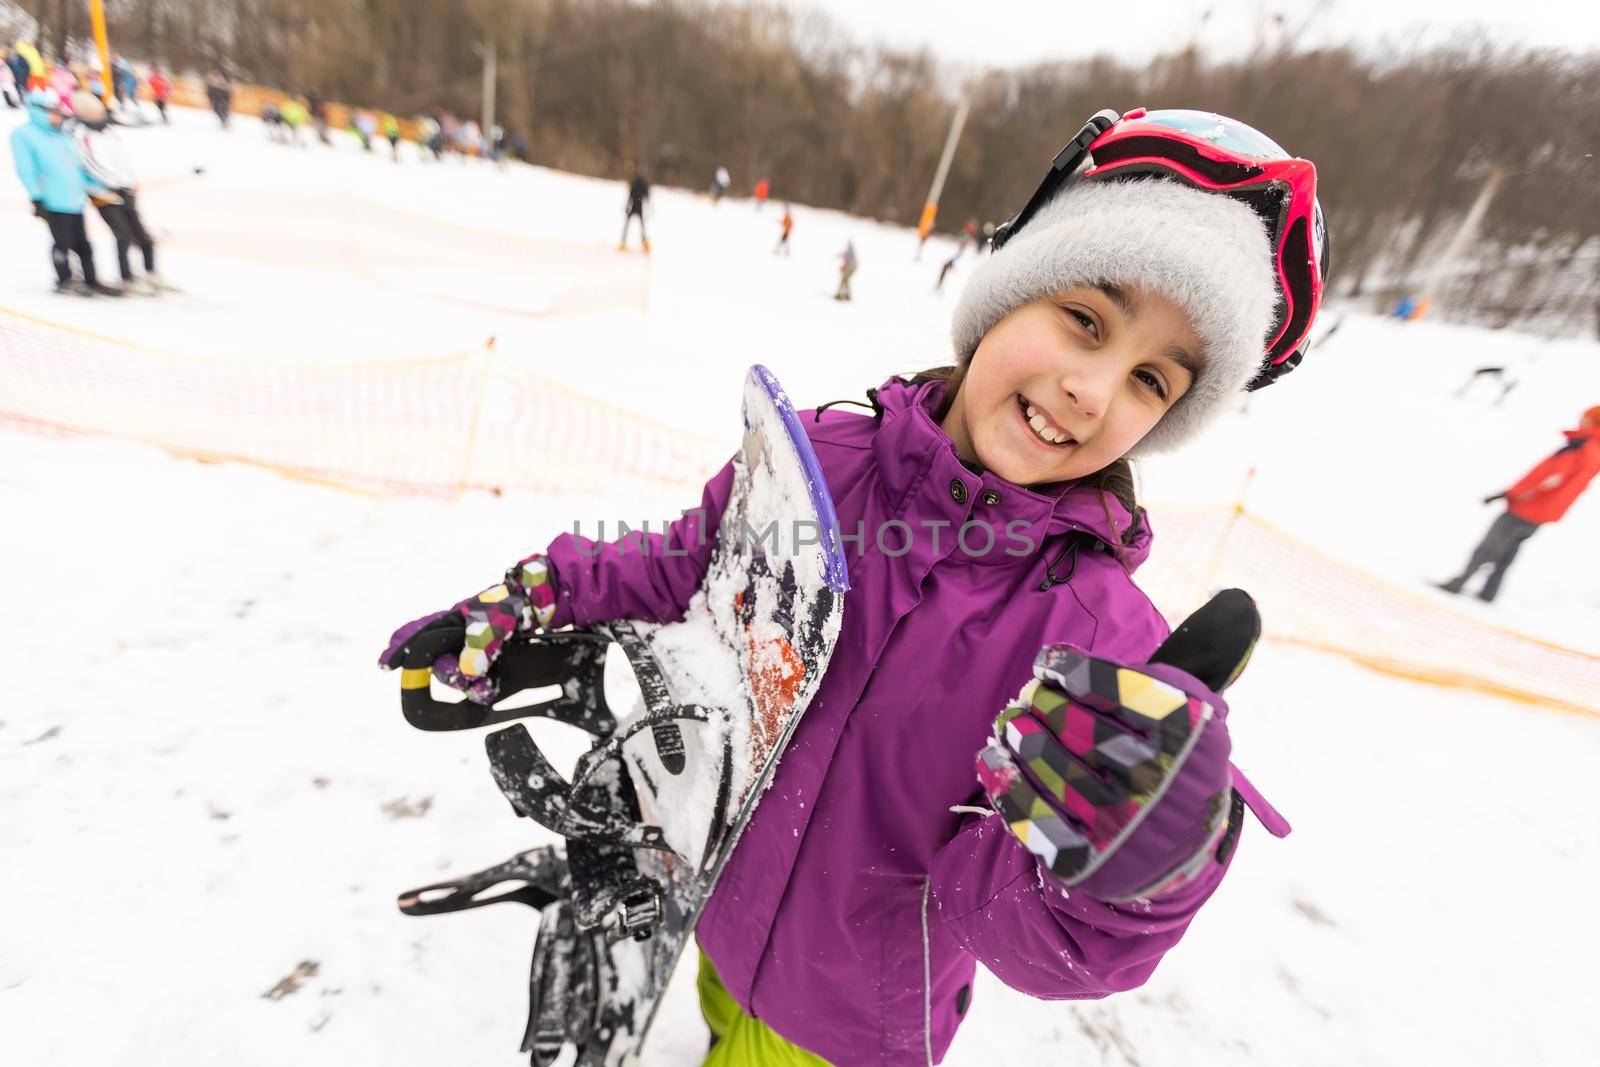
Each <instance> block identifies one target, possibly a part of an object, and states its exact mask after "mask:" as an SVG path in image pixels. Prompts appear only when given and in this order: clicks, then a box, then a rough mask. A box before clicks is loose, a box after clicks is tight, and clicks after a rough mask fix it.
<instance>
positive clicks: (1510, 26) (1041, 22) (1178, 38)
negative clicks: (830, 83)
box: [796, 0, 1600, 65]
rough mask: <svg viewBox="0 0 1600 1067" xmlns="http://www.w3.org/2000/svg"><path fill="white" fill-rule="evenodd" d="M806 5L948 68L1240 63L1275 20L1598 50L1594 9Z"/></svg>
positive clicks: (1598, 14) (1409, 39)
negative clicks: (1206, 60) (1192, 46)
mask: <svg viewBox="0 0 1600 1067" xmlns="http://www.w3.org/2000/svg"><path fill="white" fill-rule="evenodd" d="M806 4H809V5H811V6H815V7H820V8H822V9H823V10H825V11H827V12H828V13H829V14H831V15H832V16H833V17H834V18H835V19H836V20H837V21H838V22H839V23H840V24H841V25H843V26H844V27H846V28H848V29H849V30H850V31H851V33H852V34H853V35H854V36H856V37H858V38H860V39H861V40H864V41H865V40H872V39H877V40H882V41H885V42H887V43H892V44H897V45H903V46H913V47H915V46H918V45H923V44H926V45H927V46H929V47H930V48H931V49H933V50H934V51H935V52H937V53H939V54H941V55H943V56H946V57H948V58H950V59H955V60H971V61H973V62H977V63H984V64H990V65H1012V64H1021V63H1028V62H1031V61H1034V60H1040V59H1049V58H1054V57H1071V56H1086V55H1091V54H1093V53H1095V52H1109V53H1111V54H1113V55H1116V56H1118V57H1119V58H1122V59H1129V60H1136V61H1137V60H1142V59H1148V58H1149V57H1150V56H1152V55H1155V54H1157V53H1159V52H1163V51H1171V50H1173V49H1175V48H1179V47H1182V46H1183V45H1185V44H1187V43H1189V42H1190V41H1194V40H1198V41H1199V43H1200V44H1201V46H1202V48H1204V49H1205V50H1206V51H1208V52H1210V53H1212V54H1215V55H1237V54H1239V53H1241V52H1243V51H1245V50H1247V49H1248V48H1250V47H1251V46H1252V43H1253V42H1256V41H1258V40H1259V39H1260V37H1261V34H1262V33H1263V32H1269V33H1270V32H1271V31H1270V30H1263V29H1262V27H1269V26H1271V25H1272V24H1273V22H1274V16H1281V19H1282V22H1283V23H1285V24H1287V25H1289V26H1291V27H1293V28H1294V32H1295V33H1296V35H1297V37H1298V38H1299V40H1300V41H1301V42H1302V43H1303V44H1317V43H1330V42H1345V41H1354V42H1356V43H1358V44H1360V45H1364V46H1370V47H1373V48H1378V47H1384V46H1386V45H1387V46H1393V45H1399V46H1401V47H1407V48H1409V47H1414V46H1415V45H1416V44H1418V43H1423V44H1429V43H1438V42H1442V41H1446V40H1449V39H1450V38H1451V36H1452V35H1455V34H1459V33H1462V32H1464V31H1466V30H1468V29H1469V28H1471V27H1473V26H1480V27H1483V28H1485V29H1487V30H1489V31H1490V32H1491V33H1492V34H1493V35H1494V36H1495V37H1496V38H1497V39H1499V40H1501V41H1504V42H1508V43H1509V42H1519V43H1524V44H1529V45H1535V46H1542V47H1560V48H1567V49H1578V50H1584V49H1600V3H1596V2H1595V0H1328V2H1326V3H1321V4H1319V3H1317V2H1316V0H1298V2H1293V3H1289V2H1284V0H1116V2H1109V3H1103V4H1086V3H1074V2H1072V0H797V3H796V6H805V5H806ZM1094 12H1100V13H1101V14H1099V15H1098V16H1097V15H1096V14H1094ZM1268 39H1269V40H1270V39H1271V38H1270V37H1269V38H1268Z"/></svg>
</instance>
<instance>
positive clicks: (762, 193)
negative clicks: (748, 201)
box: [755, 178, 772, 211]
mask: <svg viewBox="0 0 1600 1067" xmlns="http://www.w3.org/2000/svg"><path fill="white" fill-rule="evenodd" d="M755 192H756V210H757V211H760V210H761V208H762V205H764V204H765V203H766V202H767V197H768V196H769V195H770V194H771V193H772V182H771V181H769V180H768V179H766V178H762V179H761V180H760V181H758V182H756V190H755Z"/></svg>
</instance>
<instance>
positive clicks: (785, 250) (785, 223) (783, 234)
mask: <svg viewBox="0 0 1600 1067" xmlns="http://www.w3.org/2000/svg"><path fill="white" fill-rule="evenodd" d="M793 232H794V212H793V211H792V210H790V208H789V205H788V204H787V203H786V204H784V205H783V218H781V219H779V220H778V244H777V247H776V248H774V249H773V250H772V254H773V255H778V254H779V253H780V252H781V253H782V254H783V255H786V256H787V255H788V254H789V234H791V233H793Z"/></svg>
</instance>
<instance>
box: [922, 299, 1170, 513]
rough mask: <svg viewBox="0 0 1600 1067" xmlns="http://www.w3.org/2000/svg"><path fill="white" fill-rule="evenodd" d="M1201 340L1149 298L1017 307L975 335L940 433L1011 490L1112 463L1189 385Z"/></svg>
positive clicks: (1160, 303)
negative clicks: (979, 336) (1010, 485)
mask: <svg viewBox="0 0 1600 1067" xmlns="http://www.w3.org/2000/svg"><path fill="white" fill-rule="evenodd" d="M1199 353H1200V339H1199V336H1198V335H1197V334H1196V333H1195V332H1194V327H1193V326H1192V325H1190V323H1189V318H1188V316H1187V315H1185V314H1184V313H1183V311H1182V310H1181V309H1180V308H1179V307H1178V305H1177V304H1175V303H1173V302H1172V301H1171V300H1169V299H1168V298H1167V297H1165V296H1162V295H1161V294H1159V293H1153V292H1147V291H1143V290H1138V289H1124V288H1119V287H1117V286H1114V285H1101V286H1094V287H1085V288H1078V289H1069V290H1067V291H1065V292H1062V293H1056V294H1054V295H1052V296H1047V297H1042V298H1040V299H1038V300H1035V301H1033V302H1032V303H1029V304H1024V305H1023V306H1022V307H1020V308H1017V309H1016V310H1015V311H1013V312H1011V314H1009V315H1007V316H1006V317H1005V318H1003V319H1001V320H1000V321H999V322H997V323H995V325H994V326H993V327H991V328H990V330H989V332H988V333H986V334H984V335H983V340H982V341H981V342H980V343H979V344H978V350H977V351H976V352H975V353H974V354H973V356H972V359H971V361H970V362H969V363H968V364H967V372H966V375H965V376H964V377H963V378H962V380H961V383H960V387H959V388H958V390H957V392H956V396H955V399H954V401H953V402H952V403H951V404H950V408H949V410H948V411H947V412H946V413H945V416H944V420H943V422H942V423H941V426H942V428H943V430H944V431H945V433H947V434H949V435H950V438H951V440H952V441H954V442H955V445H956V451H957V453H958V454H959V455H960V456H961V458H962V459H964V460H967V461H969V462H974V461H975V462H977V463H980V464H982V465H983V466H984V467H985V468H987V469H989V470H991V471H994V472H995V473H996V474H998V475H999V476H1000V477H1002V478H1004V479H1006V480H1007V481H1009V482H1014V483H1016V484H1017V485H1045V484H1049V483H1051V482H1064V481H1068V480H1070V479H1074V478H1082V477H1083V476H1084V475H1087V474H1093V473H1094V472H1095V471H1098V470H1100V469H1102V468H1103V467H1106V466H1108V465H1110V464H1111V463H1113V462H1115V461H1116V460H1118V459H1120V458H1121V457H1122V456H1123V455H1125V454H1126V453H1127V451H1128V450H1129V449H1130V448H1132V447H1133V446H1134V445H1136V444H1138V443H1139V440H1140V438H1142V437H1144V435H1145V434H1146V433H1148V432H1149V431H1150V429H1151V427H1153V426H1155V424H1156V423H1157V422H1159V421H1160V420H1161V416H1163V415H1165V414H1166V413H1167V409H1168V408H1170V407H1171V406H1172V405H1173V404H1174V403H1175V402H1176V401H1177V400H1178V398H1179V397H1181V396H1182V395H1183V394H1184V393H1185V392H1186V391H1188V389H1189V386H1190V385H1191V384H1193V382H1194V379H1195V375H1196V374H1197V373H1198V371H1199V368H1200V356H1199Z"/></svg>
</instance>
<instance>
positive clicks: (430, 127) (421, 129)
mask: <svg viewBox="0 0 1600 1067" xmlns="http://www.w3.org/2000/svg"><path fill="white" fill-rule="evenodd" d="M417 144H418V145H419V146H420V147H421V148H422V149H423V150H424V151H425V152H427V153H431V154H432V156H433V160H434V162H435V163H437V162H438V161H439V158H440V153H442V152H443V151H444V132H443V130H442V129H441V127H440V126H439V120H438V119H436V118H434V117H433V116H431V115H424V116H422V117H421V118H419V119H418V120H417ZM423 158H424V159H426V158H427V156H424V157H423Z"/></svg>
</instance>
